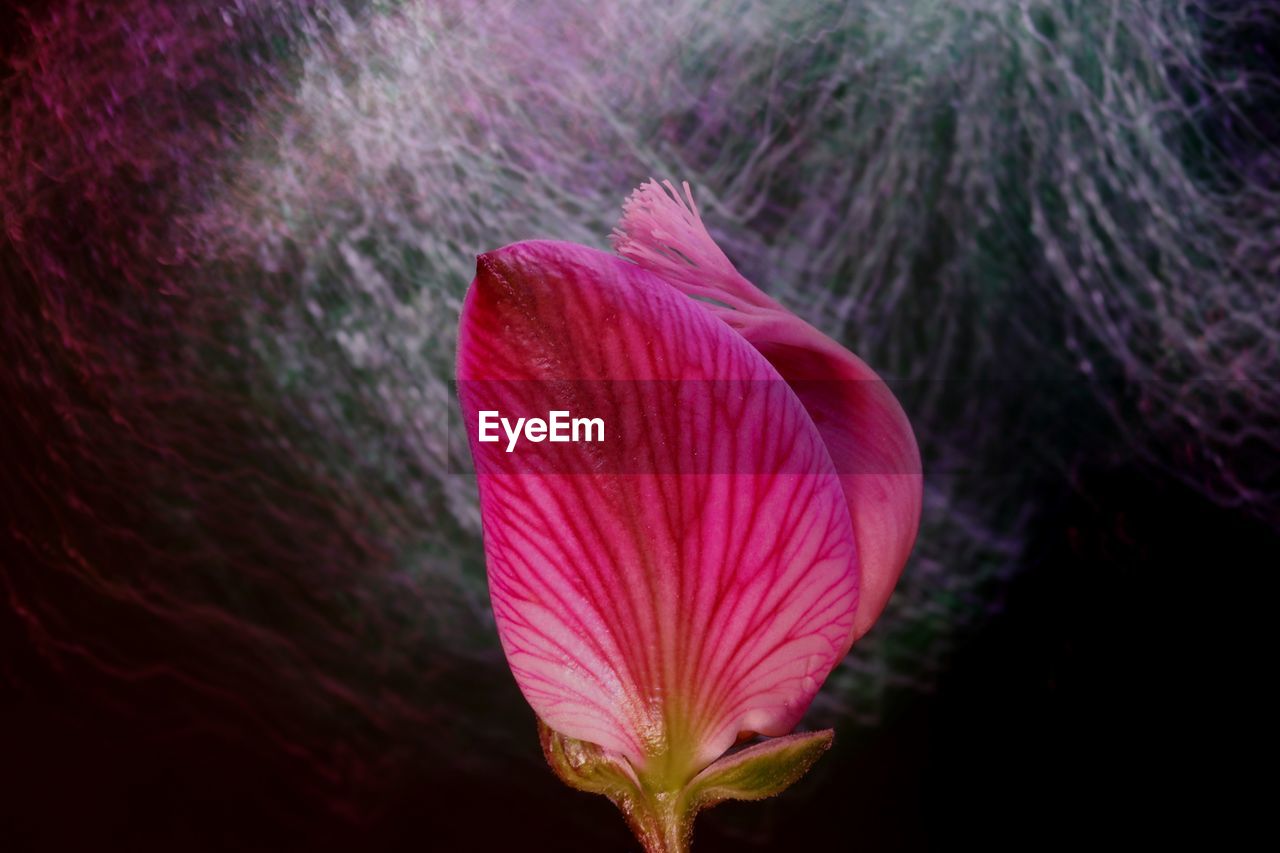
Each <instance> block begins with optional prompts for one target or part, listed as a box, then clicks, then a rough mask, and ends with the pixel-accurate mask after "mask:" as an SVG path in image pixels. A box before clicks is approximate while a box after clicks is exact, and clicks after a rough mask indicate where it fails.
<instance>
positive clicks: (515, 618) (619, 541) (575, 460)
mask: <svg viewBox="0 0 1280 853" xmlns="http://www.w3.org/2000/svg"><path fill="white" fill-rule="evenodd" d="M458 378H459V396H460V398H461V402H462V408H463V413H464V417H465V418H466V424H467V429H468V434H469V437H470V440H471V449H472V453H473V456H474V458H475V462H476V470H477V478H478V481H479V486H480V500H481V513H482V516H483V521H484V538H485V553H486V558H487V562H488V571H489V584H490V593H491V597H492V600H493V607H494V614H495V617H496V619H497V624H498V631H499V635H500V637H501V640H502V644H503V648H504V650H505V652H506V655H507V659H508V661H509V663H510V664H511V669H512V671H513V673H514V674H515V677H516V680H517V682H518V683H519V685H520V688H521V690H522V691H523V693H524V695H525V697H526V698H527V699H528V701H529V703H530V705H532V706H533V708H534V710H535V711H536V712H537V714H538V716H539V717H541V718H542V720H544V721H545V722H546V724H547V725H548V726H550V727H551V728H552V729H554V730H556V731H557V732H560V733H561V734H563V735H566V736H568V737H571V738H575V739H578V740H583V741H588V742H590V743H593V744H598V745H599V746H601V747H603V748H604V749H606V750H610V751H613V752H615V753H619V754H621V755H623V756H625V757H626V758H627V759H629V761H630V762H631V764H632V765H633V766H634V767H635V768H636V770H637V773H638V774H639V775H640V777H641V778H642V779H650V780H657V781H655V782H654V784H659V785H664V786H672V787H671V788H670V789H678V787H679V786H681V785H683V784H684V783H685V782H687V781H688V780H689V779H690V778H692V775H693V774H694V773H696V772H697V771H698V770H699V769H701V768H702V767H704V766H706V765H707V764H708V763H709V762H711V761H712V760H714V759H715V758H717V757H718V756H719V755H720V754H721V753H723V752H724V751H725V750H726V749H727V748H728V747H729V746H731V745H732V743H733V742H734V740H735V737H736V736H737V735H738V734H739V733H740V732H743V731H755V732H761V733H764V734H770V735H781V734H785V733H787V732H788V731H790V730H791V728H792V727H793V726H794V725H795V724H796V723H797V722H798V720H799V718H800V717H801V715H802V714H803V713H804V710H805V709H806V708H807V706H808V705H809V703H810V701H811V700H812V698H813V695H814V693H815V692H816V691H817V689H818V687H819V685H820V684H821V682H822V681H823V679H824V678H825V677H826V675H827V674H828V673H829V672H830V670H831V668H832V667H833V666H834V665H835V664H836V663H837V662H838V661H839V659H840V658H841V657H842V656H843V654H844V653H845V651H846V649H847V645H848V637H849V635H850V632H851V631H852V628H853V619H854V612H855V609H856V606H857V597H858V567H857V554H856V548H855V545H854V539H853V530H852V526H851V523H850V520H849V514H848V512H847V510H846V507H845V498H844V494H843V492H842V490H841V486H840V482H839V479H838V478H837V476H836V473H835V470H834V467H833V465H832V462H831V459H830V456H829V454H828V452H827V450H826V447H825V445H824V443H823V440H822V437H821V436H820V435H819V433H818V430H817V429H816V428H815V427H814V425H813V421H812V420H811V418H810V416H809V414H807V413H806V411H805V409H804V407H803V406H802V405H801V403H800V401H799V400H798V399H797V397H796V396H795V394H794V393H793V392H792V391H791V389H790V388H789V387H788V385H787V384H786V383H785V382H783V381H782V380H781V379H780V377H779V376H778V374H777V372H776V371H775V370H774V369H773V368H772V367H771V366H770V365H769V363H768V362H767V361H766V360H765V359H764V358H763V357H762V356H761V355H760V354H759V353H758V352H757V351H756V350H755V349H753V348H752V347H751V346H750V345H748V344H747V343H746V341H745V340H744V339H743V338H742V337H741V336H740V335H738V334H736V333H735V332H733V330H731V329H730V328H728V327H727V326H726V325H725V324H724V323H722V322H721V321H719V320H718V319H716V318H715V317H714V316H713V315H712V314H711V313H710V312H709V311H707V310H706V308H705V307H704V306H702V305H700V304H699V303H697V302H695V301H694V300H691V299H689V298H688V297H687V296H685V295H684V294H682V293H680V292H679V291H678V290H676V289H675V288H673V287H671V286H670V285H669V284H667V283H666V282H665V281H663V280H662V279H661V278H659V277H658V276H656V275H654V274H653V273H651V272H649V271H647V270H644V269H641V268H640V267H638V266H636V265H634V264H631V263H628V262H626V261H624V260H622V259H621V258H618V257H615V256H613V255H609V254H606V253H603V252H598V251H595V250H592V249H587V248H584V247H581V246H576V245H572V244H567V243H554V242H527V243H517V244H515V245H512V246H508V247H506V248H504V249H500V250H497V251H495V252H490V253H488V254H485V255H482V256H481V257H480V258H479V261H478V269H477V274H476V280H475V281H474V282H473V283H472V286H471V289H470V291H469V292H468V294H467V298H466V302H465V305H464V307H463V316H462V324H461V330H460V335H459V348H458ZM548 406H550V407H553V408H557V409H562V410H569V411H571V412H572V414H573V415H574V416H584V417H586V416H590V417H600V418H601V419H602V420H603V421H604V423H605V428H606V431H607V434H608V435H609V436H610V440H609V441H606V442H604V443H602V444H598V445H596V444H591V445H589V444H567V445H566V444H561V445H552V444H549V443H537V444H532V443H527V442H526V443H525V444H524V445H522V446H521V447H520V448H517V449H516V450H515V451H514V452H513V453H511V454H508V453H507V452H506V446H505V444H503V443H483V442H480V441H479V440H478V437H477V423H478V416H479V415H478V413H479V412H481V411H490V410H492V411H500V412H502V413H503V414H504V415H508V413H510V414H511V415H517V414H518V415H521V416H524V415H526V414H529V413H535V412H538V413H541V414H542V415H545V413H546V411H547V408H546V407H548ZM519 454H524V455H523V456H522V457H520V461H518V462H517V461H513V460H514V459H515V457H517V456H518V455H519ZM566 472H569V473H566ZM584 472H585V473H584ZM662 789H664V790H665V789H668V788H662Z"/></svg>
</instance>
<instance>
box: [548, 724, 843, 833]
mask: <svg viewBox="0 0 1280 853" xmlns="http://www.w3.org/2000/svg"><path fill="white" fill-rule="evenodd" d="M538 734H539V737H540V739H541V741H542V752H543V754H544V755H545V756H546V757H547V763H548V764H550V765H551V769H552V770H554V771H555V773H556V775H557V776H559V777H560V779H561V780H562V781H563V782H564V783H565V784H566V785H568V786H569V787H571V788H576V789H577V790H579V791H587V792H589V793H592V794H603V795H604V796H606V797H608V798H609V799H610V800H612V801H613V803H614V805H616V806H617V807H618V808H619V809H620V810H621V811H622V814H623V815H624V816H625V817H626V819H627V824H628V825H629V826H630V827H631V830H632V832H634V833H635V835H636V838H638V839H639V840H640V843H641V844H643V845H644V848H645V850H646V851H648V853H686V851H688V850H689V843H690V839H691V838H692V835H693V819H694V818H695V817H696V816H697V814H698V812H699V811H701V810H702V809H705V808H710V807H711V806H714V805H716V804H717V803H722V802H724V801H725V800H763V799H765V798H767V797H772V796H775V795H777V794H780V793H782V792H783V791H784V790H786V789H787V788H788V787H790V786H791V784H792V783H794V782H795V781H796V780H798V779H799V778H800V777H801V776H803V775H804V774H805V773H806V772H808V770H809V768H810V767H812V766H813V763H814V762H815V761H817V760H818V759H819V758H820V757H821V756H822V753H824V752H826V751H827V750H828V749H829V748H830V747H831V741H832V739H833V737H834V732H832V731H831V730H830V729H826V730H824V731H820V732H805V733H803V734H793V735H786V736H784V737H776V738H770V739H768V740H766V741H763V742H761V743H757V744H753V745H752V746H749V747H747V748H746V749H743V750H740V751H738V752H735V753H731V754H729V755H725V756H723V757H721V758H720V759H718V760H717V761H714V762H712V763H711V764H710V765H708V766H707V767H706V768H704V769H703V770H702V772H700V773H698V774H697V775H696V776H694V777H693V778H692V779H691V780H689V782H688V783H687V784H685V786H684V787H683V788H682V789H680V790H679V791H651V790H649V789H648V788H647V787H646V786H645V784H644V783H643V781H641V777H639V776H638V775H637V774H636V771H635V768H633V767H632V766H631V762H630V761H628V760H627V759H626V758H625V757H624V756H621V755H616V754H613V753H610V752H608V751H606V750H604V749H601V748H600V747H599V746H596V745H595V744H593V743H588V742H586V741H580V740H575V739H573V738H570V737H565V736H564V735H562V734H560V733H559V732H557V731H555V730H553V729H552V728H551V727H549V726H548V725H547V724H546V723H544V722H542V720H538Z"/></svg>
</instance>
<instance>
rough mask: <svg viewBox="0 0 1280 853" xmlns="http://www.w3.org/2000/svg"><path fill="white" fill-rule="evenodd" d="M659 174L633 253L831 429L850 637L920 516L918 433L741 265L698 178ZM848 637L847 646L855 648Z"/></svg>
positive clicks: (629, 243)
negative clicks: (853, 573) (857, 581)
mask: <svg viewBox="0 0 1280 853" xmlns="http://www.w3.org/2000/svg"><path fill="white" fill-rule="evenodd" d="M683 189H684V196H683V197H682V196H681V194H680V192H679V191H677V190H676V188H675V186H673V185H672V184H671V182H670V181H667V182H665V187H664V185H661V184H659V183H658V182H657V181H653V180H650V181H648V182H647V183H645V184H644V185H642V186H640V187H639V188H637V189H636V191H635V192H634V193H633V194H632V195H631V197H630V198H629V199H628V200H627V202H626V204H625V205H624V207H623V216H622V221H621V222H620V223H619V225H618V228H617V229H615V231H614V234H613V242H614V247H615V248H616V249H617V251H618V253H619V254H620V255H622V256H623V257H625V258H628V259H630V260H632V261H635V262H636V263H637V264H639V265H640V266H641V267H644V268H645V269H648V270H650V271H652V272H654V273H656V274H657V275H660V276H661V277H662V278H663V279H664V280H665V281H667V282H669V283H670V284H671V285H672V286H673V287H676V288H679V289H680V290H681V291H683V292H684V293H687V294H689V295H690V296H695V297H699V298H703V299H709V300H714V302H715V303H719V304H714V305H711V306H710V307H709V309H708V310H711V311H712V312H714V313H715V314H716V316H718V317H720V319H722V320H724V321H725V322H726V323H727V324H729V325H730V326H732V327H733V328H734V329H736V330H737V331H738V332H739V333H740V334H741V335H742V336H743V337H744V338H746V339H747V340H748V341H749V342H750V343H751V344H752V346H754V347H755V348H756V349H757V350H758V351H759V352H760V353H761V354H762V355H764V356H765V358H767V359H768V360H769V362H770V364H772V365H773V367H774V368H775V369H776V370H777V371H778V373H779V374H780V375H781V376H782V377H783V378H784V379H785V380H786V381H787V382H788V383H790V384H791V386H792V388H793V389H794V390H795V392H796V394H797V396H799V398H800V400H801V402H803V403H804V406H805V408H806V409H807V410H808V412H809V415H810V416H811V417H812V418H813V422H814V424H815V425H816V426H817V428H818V430H819V432H820V433H821V434H822V438H823V440H824V441H825V442H826V444H827V449H828V451H829V452H830V454H831V458H832V461H833V462H834V464H835V466H836V470H837V471H838V473H839V474H840V482H841V486H842V487H843V489H844V492H845V496H846V498H847V500H848V508H849V515H850V517H851V518H852V519H853V529H854V536H855V538H856V540H857V543H858V558H859V559H858V564H859V567H860V568H861V576H862V585H861V590H860V597H859V603H858V613H857V616H856V619H855V622H854V628H853V631H852V632H851V634H850V636H849V638H848V644H852V642H853V641H854V640H855V639H857V638H858V637H860V636H862V635H863V634H865V633H866V632H867V631H868V630H869V629H870V628H871V626H872V625H873V624H874V623H875V621H876V619H877V618H878V617H879V615H880V613H881V611H882V610H884V607H885V605H886V604H887V603H888V601H889V596H890V594H891V593H892V592H893V588H894V586H895V585H896V584H897V582H898V577H899V575H901V573H902V569H903V566H904V565H905V564H906V561H907V557H908V556H909V555H910V553H911V548H912V546H913V545H914V544H915V539H916V532H917V530H918V528H919V525H920V510H921V503H922V497H923V488H924V480H923V476H922V473H921V466H920V451H919V448H918V447H917V445H916V439H915V433H914V432H913V431H912V429H911V424H910V422H909V421H908V420H907V416H906V414H905V413H904V412H903V410H902V406H901V405H900V404H899V403H898V401H897V399H896V398H895V397H894V395H893V392H892V391H890V389H889V387H888V386H887V385H886V384H885V383H884V381H883V380H881V379H880V377H879V376H877V375H876V373H875V372H874V371H873V370H872V369H871V368H870V367H868V366H867V365H866V363H864V362H863V361H862V360H861V359H860V358H858V357H857V356H855V355H854V354H853V353H851V352H849V351H848V350H847V349H845V348H844V347H842V346H840V345H839V344H838V343H836V342H835V341H833V340H831V339H830V338H829V337H827V336H826V335H824V334H822V333H821V332H819V331H818V330H817V329H815V328H814V327H813V326H811V325H809V324H808V323H806V322H805V321H803V320H801V319H800V318H799V317H797V316H795V315H794V314H792V313H791V312H789V311H787V310H786V309H785V308H783V307H782V306H781V305H779V304H778V303H777V302H775V301H774V300H773V299H771V298H769V297H768V296H767V295H765V294H764V293H763V292H761V291H760V290H759V289H758V288H756V286H755V285H753V284H752V283H751V282H750V281H748V280H747V279H746V278H745V277H743V276H742V274H741V273H739V272H738V270H737V269H736V268H734V266H733V264H732V263H731V262H730V261H729V259H728V258H727V257H726V256H725V254H724V252H723V251H721V250H720V247H719V246H717V245H716V243H715V241H714V240H713V239H712V238H711V235H710V234H709V233H708V232H707V229H706V227H705V225H704V224H703V222H702V217H701V215H700V214H699V213H698V208H697V206H696V205H695V204H694V201H693V194H692V192H691V191H690V189H689V185H688V183H685V184H684V185H683ZM848 644H846V649H847V647H848Z"/></svg>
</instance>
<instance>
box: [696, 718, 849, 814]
mask: <svg viewBox="0 0 1280 853" xmlns="http://www.w3.org/2000/svg"><path fill="white" fill-rule="evenodd" d="M834 736H835V732H833V731H832V730H831V729H824V730H823V731H820V732H804V733H802V734H794V735H786V736H785V737H775V738H770V739H769V740H766V741H764V742H763V743H758V744H755V745H754V746H749V747H747V748H746V749H744V750H742V751H741V752H735V753H733V754H732V755H726V756H725V757H723V758H721V759H720V760H718V761H716V762H714V763H713V764H711V765H710V766H709V767H707V768H706V769H705V770H703V771H702V772H701V773H699V774H698V775H697V776H695V777H693V779H692V780H691V781H690V782H689V784H688V785H687V786H686V787H685V789H684V792H683V798H684V801H685V807H686V808H687V809H688V810H689V811H691V812H694V813H696V812H697V811H698V810H700V809H704V808H707V807H708V806H713V805H715V804H716V803H722V802H724V801H725V800H763V799H765V798H766V797H772V796H774V795H775V794H780V793H782V792H783V791H785V790H786V789H787V788H788V787H789V786H790V785H791V783H793V782H795V781H796V780H797V779H799V778H800V777H801V776H803V775H804V774H805V773H806V772H808V770H809V768H810V767H812V766H813V763H814V762H815V761H817V760H818V759H819V758H820V757H821V756H822V753H824V752H826V751H827V750H828V749H829V748H830V747H831V741H832V738H833V737H834Z"/></svg>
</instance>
